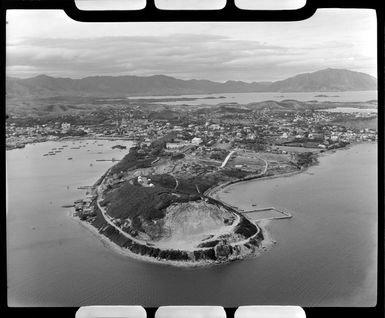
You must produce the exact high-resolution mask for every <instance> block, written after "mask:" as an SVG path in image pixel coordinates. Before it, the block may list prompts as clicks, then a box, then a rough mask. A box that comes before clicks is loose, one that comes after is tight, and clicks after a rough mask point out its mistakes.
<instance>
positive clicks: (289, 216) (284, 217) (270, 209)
mask: <svg viewBox="0 0 385 318" xmlns="http://www.w3.org/2000/svg"><path fill="white" fill-rule="evenodd" d="M269 211H272V212H278V213H280V214H282V215H283V216H272V217H270V218H263V220H273V219H274V220H278V219H290V218H292V217H293V216H292V215H291V213H290V212H289V211H287V210H284V209H278V208H276V207H273V206H272V207H264V208H259V209H254V210H247V211H242V212H240V213H242V214H244V215H245V216H246V217H247V214H251V213H261V212H269Z"/></svg>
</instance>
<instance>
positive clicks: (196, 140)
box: [191, 137, 203, 145]
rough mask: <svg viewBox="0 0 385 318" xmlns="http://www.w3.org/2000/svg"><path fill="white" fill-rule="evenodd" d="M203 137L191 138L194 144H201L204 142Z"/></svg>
mask: <svg viewBox="0 0 385 318" xmlns="http://www.w3.org/2000/svg"><path fill="white" fill-rule="evenodd" d="M202 141H203V140H202V138H199V137H194V138H193V139H191V143H192V144H193V145H200V144H201V143H202Z"/></svg>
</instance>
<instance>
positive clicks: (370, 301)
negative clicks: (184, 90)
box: [6, 141, 377, 307]
mask: <svg viewBox="0 0 385 318" xmlns="http://www.w3.org/2000/svg"><path fill="white" fill-rule="evenodd" d="M66 143H68V144H70V142H66ZM78 143H79V142H75V144H78ZM84 143H86V142H85V141H82V144H83V145H85V147H82V148H81V149H77V150H76V149H75V150H71V151H72V153H71V157H73V160H68V159H67V158H68V157H69V156H70V153H69V152H64V150H63V153H61V154H59V155H56V156H46V157H43V156H42V154H44V153H46V152H47V151H48V150H49V149H51V148H53V147H58V146H59V144H60V143H58V142H49V143H41V144H35V145H27V146H26V148H24V149H16V150H11V151H7V154H6V163H7V196H8V200H7V205H8V208H7V256H8V257H7V266H8V303H9V305H10V306H83V305H109V304H113V305H143V306H151V307H155V306H160V305H222V306H225V307H235V306H239V305H260V304H261V305H263V304H269V305H278V304H281V305H301V306H372V305H375V303H376V277H377V268H376V260H377V257H376V251H377V145H376V144H360V145H355V146H353V147H351V148H350V149H346V150H339V151H337V152H335V153H332V154H328V155H325V156H323V157H321V158H320V164H319V165H317V166H314V167H311V168H310V169H309V170H308V171H306V172H304V173H302V174H299V175H295V176H292V177H287V178H277V179H270V180H265V181H258V180H255V181H252V182H249V183H242V184H237V185H236V186H235V185H234V186H232V187H231V188H228V189H226V193H222V194H221V197H222V199H223V200H226V201H228V202H232V204H237V205H239V206H240V207H242V208H244V209H245V210H246V209H250V207H251V205H252V204H256V205H257V207H263V206H275V207H282V208H286V209H287V210H289V211H290V212H291V213H292V214H293V218H292V219H284V220H274V221H271V222H270V223H269V231H270V232H271V235H272V236H273V239H274V240H276V241H277V245H276V246H274V247H273V248H272V250H270V251H268V252H266V253H264V254H262V255H261V256H260V257H257V258H252V259H247V260H242V261H236V262H232V263H230V264H226V265H221V266H211V267H206V268H189V269H186V268H175V267H171V266H168V265H158V264H152V263H145V262H143V261H140V260H135V259H131V258H129V257H126V256H122V255H119V254H117V253H116V252H115V251H113V250H112V249H111V248H109V247H108V246H106V245H105V244H104V243H103V242H102V241H100V240H99V238H98V237H97V236H96V235H95V234H93V233H92V232H90V231H89V230H88V229H86V228H85V227H83V226H82V225H81V224H80V223H78V222H77V221H75V220H74V219H72V218H71V217H70V216H69V212H70V209H64V208H62V207H61V206H62V205H64V204H70V203H72V202H73V201H74V200H76V199H77V198H81V197H82V196H83V195H84V190H78V189H77V187H79V186H82V185H90V184H92V183H93V182H95V181H96V180H97V179H98V178H99V177H100V176H101V175H102V174H103V173H104V172H105V170H106V169H108V167H109V166H111V165H112V163H111V162H96V161H95V160H96V159H111V158H112V157H115V158H116V159H120V158H121V157H123V156H124V154H125V153H126V150H117V149H115V150H112V149H111V146H112V145H114V144H122V143H123V142H108V141H98V142H97V143H95V144H94V143H93V141H89V142H88V143H89V144H88V145H86V144H84ZM97 144H103V146H97ZM127 145H128V146H129V142H127ZM71 146H72V144H71ZM87 150H90V151H87ZM98 152H102V153H101V154H98ZM90 163H93V165H92V166H90ZM67 187H68V188H67Z"/></svg>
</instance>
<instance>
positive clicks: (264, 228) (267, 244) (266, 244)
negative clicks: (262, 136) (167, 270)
mask: <svg viewBox="0 0 385 318" xmlns="http://www.w3.org/2000/svg"><path fill="white" fill-rule="evenodd" d="M364 143H367V142H362V143H361V144H364ZM371 143H375V142H371ZM354 145H355V144H350V145H348V146H347V147H344V148H338V149H331V150H329V151H325V152H322V153H317V157H316V159H317V160H316V161H315V162H313V163H312V164H310V165H308V166H307V167H304V168H302V169H300V170H295V171H291V172H286V173H281V174H275V175H269V176H256V177H255V178H250V179H248V180H242V179H238V180H235V181H232V182H231V183H230V184H227V183H225V184H222V185H221V184H220V185H217V186H215V187H214V188H213V189H212V190H210V189H208V190H207V191H206V194H205V196H207V197H208V198H209V199H210V198H211V199H213V200H215V201H219V202H220V203H222V204H225V205H226V206H228V207H230V208H231V209H235V210H237V208H236V207H233V206H231V205H229V204H227V203H225V202H222V201H221V200H220V199H219V198H218V197H217V193H218V192H219V191H221V190H224V189H225V188H226V187H228V186H230V185H234V184H237V183H243V182H250V181H256V180H261V181H264V180H270V179H275V178H280V177H290V176H294V175H297V174H300V173H303V172H306V171H307V170H308V169H309V168H310V167H313V166H317V165H318V164H319V161H318V158H319V157H320V156H326V155H330V154H333V153H336V152H337V150H341V149H344V150H348V149H349V148H351V147H352V146H354ZM108 171H109V169H108V170H107V171H106V172H105V174H104V175H103V176H105V175H106V174H107V173H108ZM103 176H102V177H101V178H99V180H98V182H101V181H102V180H103ZM98 182H97V183H98ZM97 183H96V184H97ZM239 213H241V214H242V212H239ZM72 217H73V218H74V219H76V220H77V221H78V222H80V223H81V224H82V225H83V226H84V227H85V228H87V229H89V230H91V231H92V232H93V234H94V235H97V236H98V238H99V239H100V240H101V242H102V243H103V244H104V245H105V246H106V247H109V248H111V249H112V250H114V251H115V252H116V253H118V254H120V255H121V256H128V257H132V258H134V259H136V260H140V261H144V262H151V263H156V264H162V265H169V266H176V267H183V268H190V267H194V268H196V267H206V266H213V265H221V264H227V263H230V262H232V261H235V260H241V259H247V258H253V257H258V256H260V255H261V254H262V253H264V252H266V251H269V250H270V249H271V248H272V247H273V246H274V245H275V244H276V243H277V242H276V241H274V240H273V237H272V233H270V230H269V229H268V225H269V224H270V222H271V221H272V220H274V219H269V218H267V219H260V220H257V221H251V220H249V221H250V222H251V223H252V224H254V225H256V226H257V227H259V228H260V230H261V232H262V234H263V239H262V240H261V241H260V246H258V248H256V249H254V250H253V251H252V252H251V253H246V254H244V255H242V254H239V255H236V256H229V258H228V259H226V260H222V261H218V260H198V261H194V260H191V261H189V260H179V261H175V260H166V259H164V258H162V259H160V258H154V257H152V256H147V255H142V254H137V253H134V252H132V251H130V250H129V249H128V248H124V247H121V246H120V245H118V244H117V243H115V242H113V241H112V240H111V239H110V238H108V237H107V236H106V235H104V234H101V233H100V232H99V230H98V229H97V228H96V227H95V226H93V225H92V224H90V223H88V222H86V221H81V220H80V219H79V218H78V217H77V216H75V215H74V213H72ZM196 250H199V249H196ZM193 251H195V249H194V250H193Z"/></svg>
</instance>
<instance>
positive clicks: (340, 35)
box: [6, 9, 377, 82]
mask: <svg viewBox="0 0 385 318" xmlns="http://www.w3.org/2000/svg"><path fill="white" fill-rule="evenodd" d="M6 32H7V33H6V36H7V38H6V54H7V55H6V72H7V76H14V77H20V78H26V77H33V76H36V75H39V74H46V75H49V76H55V77H71V78H83V77H87V76H97V75H112V76H118V75H137V76H150V75H155V74H163V75H169V76H173V77H176V78H180V79H193V78H195V79H209V80H214V81H219V82H225V81H227V80H241V81H246V82H253V81H275V80H282V79H285V78H288V77H290V76H294V75H296V74H300V73H307V72H313V71H317V70H321V69H325V68H329V67H330V68H344V69H350V70H353V71H358V72H364V73H368V74H371V75H373V76H376V56H377V46H376V36H377V35H376V32H377V31H376V14H375V11H374V10H370V9H319V10H317V12H316V13H315V14H314V15H313V16H312V17H310V18H309V19H307V20H304V21H296V22H217V23H215V22H209V23H206V22H205V23H204V22H190V23H185V22H183V23H182V22H174V23H171V22H157V23H150V22H137V23H133V22H125V23H83V22H77V21H74V20H72V19H70V18H69V17H68V16H67V15H66V14H65V13H64V12H63V11H61V10H40V11H39V10H9V11H7V29H6Z"/></svg>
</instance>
